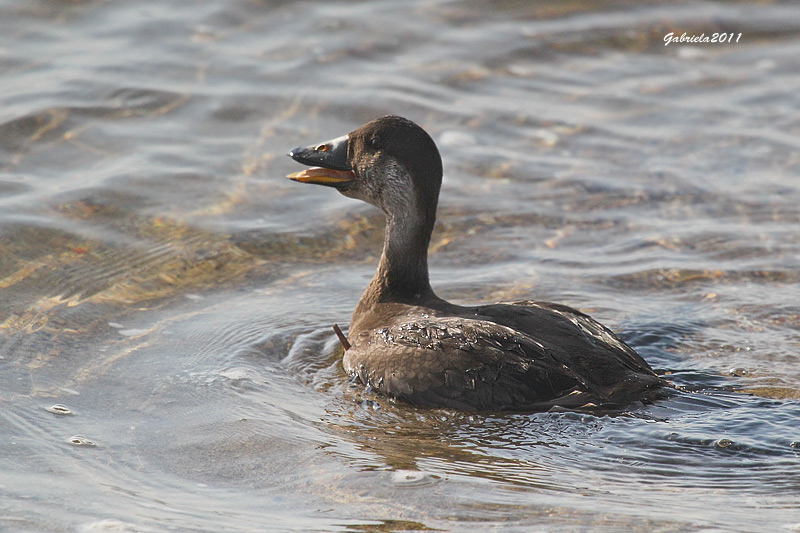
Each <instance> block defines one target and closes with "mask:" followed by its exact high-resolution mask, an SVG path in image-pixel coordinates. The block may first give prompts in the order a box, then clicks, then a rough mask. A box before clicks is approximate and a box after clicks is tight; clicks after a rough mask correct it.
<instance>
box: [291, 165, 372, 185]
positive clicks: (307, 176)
mask: <svg viewBox="0 0 800 533" xmlns="http://www.w3.org/2000/svg"><path fill="white" fill-rule="evenodd" d="M286 177H287V178H289V179H290V180H294V181H299V182H300V183H313V184H314V185H325V186H327V187H345V186H347V184H348V183H350V182H352V181H353V180H354V179H356V175H355V174H353V171H352V170H335V169H332V168H323V167H311V168H307V169H305V170H301V171H300V172H295V173H294V174H289V175H288V176H286Z"/></svg>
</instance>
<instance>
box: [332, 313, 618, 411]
mask: <svg viewBox="0 0 800 533" xmlns="http://www.w3.org/2000/svg"><path fill="white" fill-rule="evenodd" d="M351 342H353V347H352V348H351V349H350V350H348V351H347V353H346V354H345V360H344V363H345V368H346V369H347V370H348V372H350V373H351V374H357V375H358V376H359V378H360V379H361V381H362V382H364V383H365V384H368V385H370V386H372V387H373V388H375V389H376V390H378V391H379V392H381V393H383V394H386V395H389V396H393V397H397V398H402V399H403V400H405V401H407V402H409V403H412V404H416V405H424V406H438V407H451V408H457V409H472V410H508V409H513V410H531V411H533V410H547V409H549V408H551V407H553V406H556V405H559V406H562V407H580V406H582V405H585V404H587V403H589V402H591V401H594V400H602V394H603V391H601V390H594V389H595V387H593V385H592V384H591V383H586V382H585V381H584V380H583V379H582V378H581V377H580V376H579V375H578V374H576V373H575V372H574V371H573V370H571V369H570V368H569V366H568V365H566V364H564V363H565V360H568V359H569V357H568V354H563V353H558V352H557V350H554V349H551V348H546V347H545V346H543V345H542V344H540V343H538V342H537V341H535V340H534V339H531V338H530V337H528V336H527V335H521V334H518V333H516V332H514V331H513V330H511V329H510V328H507V327H504V326H499V325H497V324H495V323H492V322H486V321H481V320H470V319H459V318H446V319H443V318H437V319H436V320H435V321H425V320H418V321H414V322H408V323H403V324H397V325H393V326H390V327H385V328H381V329H377V330H372V331H366V332H363V333H361V334H360V335H358V336H357V338H356V339H351Z"/></svg>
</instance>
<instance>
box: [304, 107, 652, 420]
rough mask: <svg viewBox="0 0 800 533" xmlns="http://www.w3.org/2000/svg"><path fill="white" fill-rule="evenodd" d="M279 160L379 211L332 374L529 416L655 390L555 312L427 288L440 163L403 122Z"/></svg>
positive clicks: (386, 390)
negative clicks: (375, 260) (366, 278)
mask: <svg viewBox="0 0 800 533" xmlns="http://www.w3.org/2000/svg"><path fill="white" fill-rule="evenodd" d="M289 156H290V157H292V158H293V159H294V160H295V161H297V162H299V163H302V164H305V165H309V166H310V168H308V169H305V170H303V171H301V172H296V173H294V174H290V175H289V176H288V177H289V178H290V179H292V180H295V181H298V182H302V183H312V184H317V185H324V186H327V187H332V188H334V189H336V190H338V191H339V192H340V193H341V194H343V195H345V196H348V197H350V198H357V199H359V200H363V201H365V202H368V203H370V204H372V205H374V206H377V207H378V208H380V209H381V210H382V211H383V213H384V214H385V215H386V230H385V239H384V244H383V253H382V254H381V258H380V262H379V264H378V269H377V271H376V272H375V275H374V277H373V278H372V280H371V281H370V283H369V285H368V286H367V289H366V291H364V294H363V295H362V296H361V300H360V301H359V302H358V305H357V307H356V309H355V312H354V313H353V316H352V319H351V322H350V329H349V331H348V339H347V340H346V341H345V348H346V350H345V353H344V358H343V365H344V368H345V370H346V371H347V373H348V374H350V375H351V376H354V377H356V378H357V379H358V380H360V381H361V382H362V383H363V384H364V385H366V386H368V387H370V388H372V389H373V390H375V391H377V392H379V393H381V394H383V395H386V396H389V397H392V398H397V399H400V400H403V401H405V402H407V403H410V404H413V405H417V406H426V407H447V408H452V409H459V410H468V411H518V412H522V411H525V412H533V411H543V410H549V409H552V408H566V409H591V408H595V407H596V408H602V409H620V408H623V407H624V406H626V405H628V404H630V403H631V402H633V401H637V400H646V399H649V398H650V397H652V396H653V394H654V393H655V391H657V390H658V389H659V388H660V386H662V385H663V384H664V382H663V381H662V380H661V379H660V378H659V377H658V376H657V375H656V374H655V372H653V370H652V369H651V368H650V366H649V365H648V364H647V363H646V362H645V360H644V359H642V357H641V356H639V354H637V353H636V351H634V350H633V349H632V348H631V347H630V346H628V345H627V344H625V342H623V341H622V340H621V339H620V338H619V337H617V336H616V335H615V334H614V333H613V332H612V331H611V330H609V329H608V328H606V327H605V326H603V325H602V324H600V323H599V322H597V321H596V320H594V319H593V318H591V317H590V316H588V315H586V314H584V313H582V312H580V311H577V310H575V309H572V308H570V307H567V306H565V305H560V304H555V303H547V302H537V301H520V302H513V303H494V304H489V305H481V306H477V307H464V306H461V305H456V304H453V303H450V302H447V301H445V300H443V299H442V298H439V297H438V296H437V295H436V294H435V293H434V292H433V289H432V288H431V285H430V282H429V280H428V244H429V243H430V239H431V232H432V231H433V225H434V221H435V219H436V206H437V204H438V201H439V189H440V186H441V183H442V159H441V156H440V155H439V151H438V149H437V148H436V144H435V143H434V142H433V140H432V139H431V137H430V136H429V135H428V134H427V133H426V132H425V131H424V130H423V129H422V128H421V127H419V126H418V125H416V124H415V123H413V122H411V121H410V120H407V119H405V118H402V117H397V116H386V117H383V118H379V119H377V120H374V121H372V122H369V123H367V124H365V125H363V126H361V127H360V128H358V129H357V130H355V131H353V132H352V133H350V134H348V135H344V136H342V137H339V138H337V139H333V140H331V141H328V142H323V143H320V144H316V145H313V146H309V147H306V148H296V149H294V150H292V151H291V152H289ZM348 344H349V347H348Z"/></svg>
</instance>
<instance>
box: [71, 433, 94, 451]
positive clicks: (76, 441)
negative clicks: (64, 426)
mask: <svg viewBox="0 0 800 533" xmlns="http://www.w3.org/2000/svg"><path fill="white" fill-rule="evenodd" d="M67 442H69V443H70V444H72V445H73V446H86V447H89V448H92V447H95V446H97V444H95V443H94V442H93V441H91V440H89V439H88V438H86V437H84V436H83V435H73V436H71V437H70V438H69V439H68V440H67Z"/></svg>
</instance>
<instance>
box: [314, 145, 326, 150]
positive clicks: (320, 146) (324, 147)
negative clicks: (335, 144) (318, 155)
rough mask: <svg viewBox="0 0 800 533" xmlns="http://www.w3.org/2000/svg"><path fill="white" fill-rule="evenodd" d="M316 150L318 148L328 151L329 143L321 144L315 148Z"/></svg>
mask: <svg viewBox="0 0 800 533" xmlns="http://www.w3.org/2000/svg"><path fill="white" fill-rule="evenodd" d="M314 150H316V151H317V152H327V151H328V145H327V144H320V145H319V146H317V147H316V148H314Z"/></svg>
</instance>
